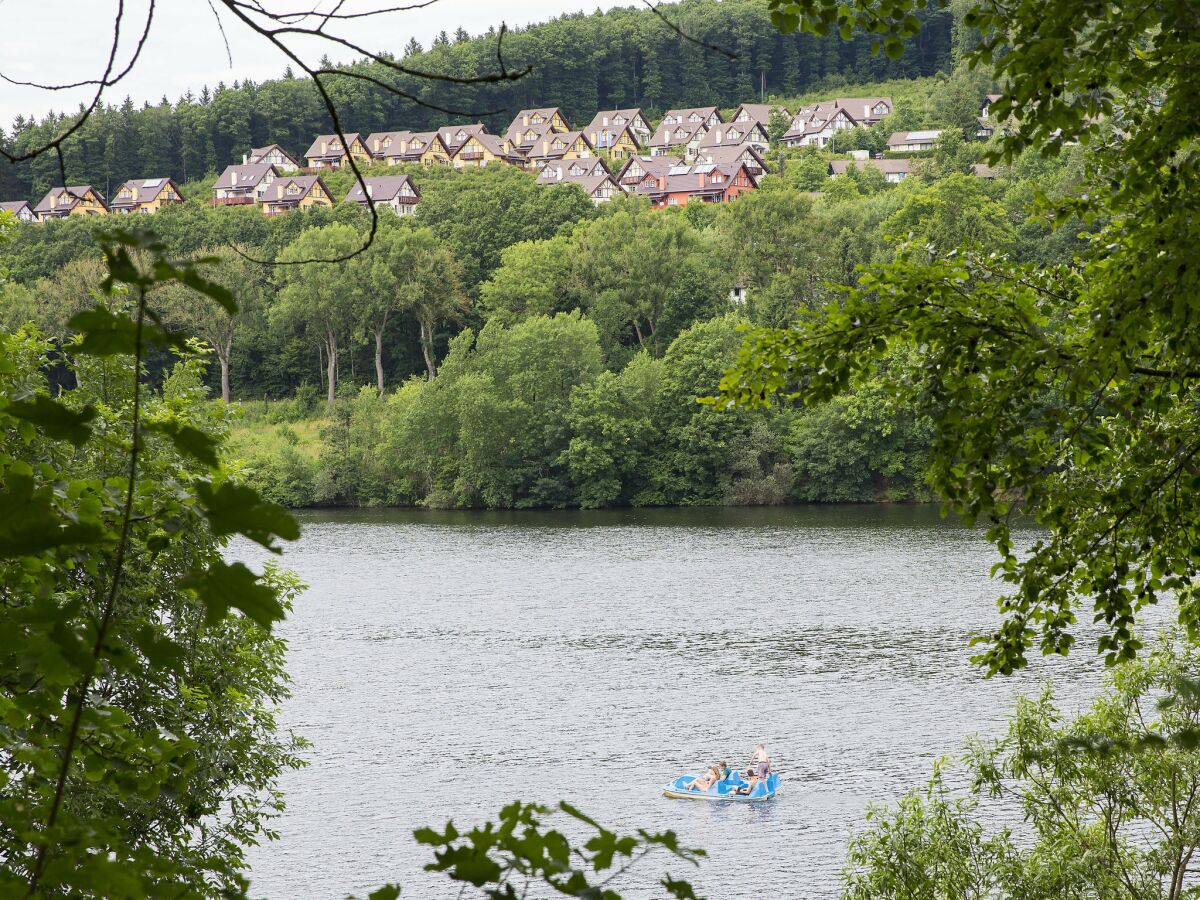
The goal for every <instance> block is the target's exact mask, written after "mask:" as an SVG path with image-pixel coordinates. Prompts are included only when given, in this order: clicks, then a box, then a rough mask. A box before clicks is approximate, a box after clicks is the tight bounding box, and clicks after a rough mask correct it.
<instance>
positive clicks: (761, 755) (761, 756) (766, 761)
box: [750, 744, 771, 779]
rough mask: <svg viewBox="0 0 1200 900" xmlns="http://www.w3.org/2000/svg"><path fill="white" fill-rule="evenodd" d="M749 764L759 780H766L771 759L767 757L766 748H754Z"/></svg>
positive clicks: (769, 771)
mask: <svg viewBox="0 0 1200 900" xmlns="http://www.w3.org/2000/svg"><path fill="white" fill-rule="evenodd" d="M750 763H751V765H752V767H753V768H754V770H755V774H756V775H757V776H758V777H759V779H766V777H767V776H768V775H770V774H771V757H769V756H767V748H766V747H764V746H763V745H762V744H759V745H758V746H757V747H755V748H754V754H753V755H752V756H751V757H750Z"/></svg>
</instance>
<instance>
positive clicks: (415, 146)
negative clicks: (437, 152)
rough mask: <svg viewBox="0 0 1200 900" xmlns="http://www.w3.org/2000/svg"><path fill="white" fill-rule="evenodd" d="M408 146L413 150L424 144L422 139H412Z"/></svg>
mask: <svg viewBox="0 0 1200 900" xmlns="http://www.w3.org/2000/svg"><path fill="white" fill-rule="evenodd" d="M408 146H410V147H412V148H413V149H414V150H420V149H421V148H422V147H424V146H425V144H424V142H423V141H413V142H412V143H411V144H409V145H408Z"/></svg>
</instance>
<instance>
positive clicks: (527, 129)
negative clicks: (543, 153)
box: [504, 122, 563, 147]
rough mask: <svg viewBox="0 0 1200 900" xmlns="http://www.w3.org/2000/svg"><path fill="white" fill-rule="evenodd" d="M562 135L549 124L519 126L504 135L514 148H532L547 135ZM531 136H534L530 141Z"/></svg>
mask: <svg viewBox="0 0 1200 900" xmlns="http://www.w3.org/2000/svg"><path fill="white" fill-rule="evenodd" d="M562 133H563V132H559V131H555V130H554V126H553V125H551V124H550V123H549V122H543V123H542V124H540V125H533V124H530V125H518V126H516V127H515V128H510V129H508V133H507V134H505V135H504V139H505V140H506V141H508V142H509V143H510V144H512V145H513V146H514V147H532V146H533V145H535V144H536V143H537V142H538V141H540V140H541V139H542V138H544V137H546V136H547V135H550V134H562ZM530 134H532V135H533V138H532V139H529V135H530Z"/></svg>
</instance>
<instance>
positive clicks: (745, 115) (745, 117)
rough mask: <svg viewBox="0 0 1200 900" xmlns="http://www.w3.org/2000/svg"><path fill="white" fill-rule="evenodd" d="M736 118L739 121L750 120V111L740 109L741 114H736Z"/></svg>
mask: <svg viewBox="0 0 1200 900" xmlns="http://www.w3.org/2000/svg"><path fill="white" fill-rule="evenodd" d="M737 120H738V121H739V122H749V121H750V113H748V112H746V111H745V110H744V109H743V110H742V114H741V115H740V116H738V117H737Z"/></svg>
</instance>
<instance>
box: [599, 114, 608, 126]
mask: <svg viewBox="0 0 1200 900" xmlns="http://www.w3.org/2000/svg"><path fill="white" fill-rule="evenodd" d="M600 124H601V125H607V124H608V116H605V117H604V121H603V122H601V123H600Z"/></svg>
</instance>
